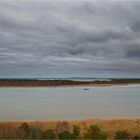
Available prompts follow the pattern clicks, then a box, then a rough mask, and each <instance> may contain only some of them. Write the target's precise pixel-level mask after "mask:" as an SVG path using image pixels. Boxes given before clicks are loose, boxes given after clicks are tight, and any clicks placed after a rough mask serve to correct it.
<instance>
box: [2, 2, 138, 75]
mask: <svg viewBox="0 0 140 140" xmlns="http://www.w3.org/2000/svg"><path fill="white" fill-rule="evenodd" d="M139 13H140V2H139V1H128V2H127V1H123V2H121V1H98V2H97V1H75V2H74V1H67V2H66V1H45V0H44V1H43V0H42V1H19V0H12V1H4V0H3V1H0V75H3V74H9V73H11V74H13V73H14V74H15V75H16V74H21V73H22V74H23V75H24V74H26V73H28V72H29V73H38V74H41V73H48V74H49V73H55V72H58V73H61V72H64V73H67V72H68V73H69V72H72V73H76V72H77V73H78V72H81V73H82V71H83V72H84V71H87V72H88V71H93V70H115V71H118V70H119V71H120V70H123V71H124V70H128V71H133V70H137V71H139V70H140V18H139Z"/></svg>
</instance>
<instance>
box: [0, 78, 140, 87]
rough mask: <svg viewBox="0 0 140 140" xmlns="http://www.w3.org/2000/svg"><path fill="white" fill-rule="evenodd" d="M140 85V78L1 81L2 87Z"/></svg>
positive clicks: (0, 85)
mask: <svg viewBox="0 0 140 140" xmlns="http://www.w3.org/2000/svg"><path fill="white" fill-rule="evenodd" d="M120 84H121V85H127V84H140V78H138V79H136V78H134V79H132V78H131V79H130V78H127V79H120V78H111V79H109V80H107V79H105V80H94V81H82V80H81V81H80V80H77V81H76V80H65V79H60V80H58V79H56V80H55V79H53V80H49V79H44V80H41V79H0V87H62V86H65V87H67V86H111V85H120Z"/></svg>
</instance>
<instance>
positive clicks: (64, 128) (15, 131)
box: [0, 122, 140, 140]
mask: <svg viewBox="0 0 140 140" xmlns="http://www.w3.org/2000/svg"><path fill="white" fill-rule="evenodd" d="M0 139H60V140H61V139H107V134H106V133H105V132H103V131H101V129H100V128H99V127H98V126H97V125H91V126H90V127H89V128H87V129H86V130H85V133H84V135H81V129H80V127H79V126H77V125H74V126H73V127H72V129H70V127H69V124H68V123H67V122H59V123H57V125H56V128H55V129H46V130H44V129H42V128H41V127H37V126H32V125H29V124H28V123H22V124H21V126H20V127H8V126H7V127H6V126H5V127H4V126H3V127H2V126H1V127H0ZM114 139H133V140H135V139H140V135H135V136H130V134H129V133H128V132H127V130H121V131H117V132H116V134H115V137H114Z"/></svg>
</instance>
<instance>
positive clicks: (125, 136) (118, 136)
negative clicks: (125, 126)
mask: <svg viewBox="0 0 140 140" xmlns="http://www.w3.org/2000/svg"><path fill="white" fill-rule="evenodd" d="M129 138H130V135H129V133H128V132H127V130H122V131H118V132H116V135H115V139H129Z"/></svg>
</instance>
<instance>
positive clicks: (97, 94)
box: [0, 86, 140, 121]
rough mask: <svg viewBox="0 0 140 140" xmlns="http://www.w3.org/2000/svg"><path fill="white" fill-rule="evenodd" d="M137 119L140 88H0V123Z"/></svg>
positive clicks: (139, 108)
mask: <svg viewBox="0 0 140 140" xmlns="http://www.w3.org/2000/svg"><path fill="white" fill-rule="evenodd" d="M90 118H106V119H108V118H140V86H128V87H96V88H90V90H89V91H83V89H82V88H0V121H18V120H22V121H39V120H58V119H65V120H66V119H90Z"/></svg>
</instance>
